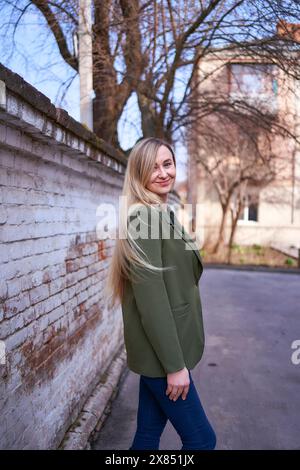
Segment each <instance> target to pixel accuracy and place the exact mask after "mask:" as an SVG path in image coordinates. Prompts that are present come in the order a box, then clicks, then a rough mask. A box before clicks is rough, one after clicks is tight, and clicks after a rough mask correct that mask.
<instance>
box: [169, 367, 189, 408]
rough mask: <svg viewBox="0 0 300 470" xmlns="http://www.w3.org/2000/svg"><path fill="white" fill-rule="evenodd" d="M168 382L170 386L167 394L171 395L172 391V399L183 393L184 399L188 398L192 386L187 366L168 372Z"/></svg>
mask: <svg viewBox="0 0 300 470" xmlns="http://www.w3.org/2000/svg"><path fill="white" fill-rule="evenodd" d="M167 382H168V388H167V390H166V395H169V393H170V396H169V398H170V400H174V401H176V400H177V398H178V397H180V395H181V394H182V400H185V399H186V396H187V394H188V391H189V387H190V377H189V371H188V370H187V368H186V367H184V369H181V370H178V371H177V372H172V373H170V374H167Z"/></svg>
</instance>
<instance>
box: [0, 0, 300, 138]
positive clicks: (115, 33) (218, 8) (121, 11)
mask: <svg viewBox="0 0 300 470" xmlns="http://www.w3.org/2000/svg"><path fill="white" fill-rule="evenodd" d="M4 4H5V5H6V6H7V5H10V7H11V17H10V18H9V19H8V20H7V21H5V22H4V23H3V25H2V36H4V35H5V36H6V37H8V36H9V35H13V34H14V33H15V31H16V29H17V28H18V24H19V22H20V19H21V18H23V16H24V15H25V14H26V12H27V10H28V9H29V8H31V7H32V6H34V7H35V8H36V9H37V10H38V11H39V13H40V15H42V17H43V18H44V20H45V21H46V24H47V25H48V28H49V30H50V31H51V32H52V34H53V35H54V37H55V40H56V42H57V45H58V48H59V52H60V54H61V56H62V57H63V59H64V60H65V62H66V63H67V64H68V65H69V66H70V67H71V68H72V69H73V70H74V71H75V72H76V73H77V71H78V63H77V58H76V55H75V53H74V48H73V47H72V35H73V34H74V32H75V31H76V29H77V27H78V1H75V0H69V1H65V0H53V1H46V0H32V1H31V0H0V6H2V5H4ZM299 11H300V5H299V2H298V1H296V0H295V1H292V0H291V1H279V0H275V1H274V0H202V1H200V0H199V1H196V0H177V1H173V0H161V1H157V0H152V1H148V0H94V3H93V15H94V25H93V55H94V70H93V81H94V90H95V94H96V97H95V102H94V129H95V132H96V133H97V134H98V135H99V136H100V137H102V138H104V139H105V140H106V141H108V142H110V143H112V144H113V145H115V146H116V147H120V144H119V138H118V132H117V126H118V122H119V120H120V117H121V116H122V113H123V111H124V109H125V106H126V103H127V101H128V99H129V97H130V96H131V95H132V94H133V93H135V94H136V97H137V103H138V108H139V112H140V115H141V126H142V129H141V132H142V135H143V136H149V135H157V136H162V137H165V138H166V139H168V140H169V141H172V142H173V143H175V142H176V140H178V139H181V138H182V135H183V131H184V129H185V127H186V126H187V125H188V124H189V123H190V122H191V113H190V106H189V99H190V98H191V96H192V91H193V86H197V87H198V86H199V83H197V81H195V79H194V77H195V74H196V72H197V70H198V67H199V63H201V60H202V59H203V58H204V57H206V56H207V55H209V54H218V53H220V52H221V51H226V50H230V51H234V50H235V48H239V50H240V49H241V48H242V49H244V50H245V51H247V53H248V54H249V55H251V54H253V55H254V54H255V55H257V54H259V55H261V56H263V57H264V58H266V57H267V58H268V60H269V61H271V62H273V61H276V63H277V64H278V66H280V67H281V68H283V69H285V70H286V71H287V73H289V74H294V75H295V74H297V73H298V71H297V67H296V64H297V61H298V58H295V57H294V56H292V55H291V54H285V53H283V51H282V47H281V44H280V42H278V36H277V32H276V24H277V23H278V21H279V20H282V19H285V20H288V21H291V22H292V21H295V20H296V21H297V20H298V19H299V17H300V15H299ZM24 17H25V16H24ZM282 28H284V24H283V23H282ZM288 33H289V31H287V34H286V40H285V44H286V48H289V49H293V48H295V46H297V44H298V43H297V41H296V42H295V40H294V37H292V36H291V35H289V34H288ZM11 43H12V44H13V42H11ZM285 50H286V49H285ZM200 86H201V84H200ZM217 105H218V106H220V103H218V104H217ZM214 107H215V103H214V102H212V103H204V102H202V103H201V107H200V105H199V103H198V104H197V106H196V108H197V109H198V117H197V119H199V118H201V117H202V116H203V115H207V113H209V112H211V110H212V108H214ZM194 116H195V115H194Z"/></svg>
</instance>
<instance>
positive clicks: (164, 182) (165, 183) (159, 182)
mask: <svg viewBox="0 0 300 470" xmlns="http://www.w3.org/2000/svg"><path fill="white" fill-rule="evenodd" d="M170 181H171V179H168V180H166V181H158V184H161V185H163V186H165V185H167V184H168V183H170Z"/></svg>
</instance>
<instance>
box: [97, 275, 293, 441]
mask: <svg viewBox="0 0 300 470" xmlns="http://www.w3.org/2000/svg"><path fill="white" fill-rule="evenodd" d="M199 288H200V294H201V300H202V307H203V319H204V326H205V336H206V346H205V352H204V355H203V357H202V359H201V361H200V362H199V363H198V365H197V366H196V367H195V368H194V369H193V370H192V377H193V380H194V383H195V385H196V387H197V390H198V392H199V396H200V399H201V401H202V404H203V406H204V409H205V410H206V413H207V415H208V417H209V419H210V421H211V423H212V425H213V427H214V429H215V431H216V434H217V440H218V441H217V447H216V449H250V450H252V449H300V441H299V435H300V421H299V406H300V398H299V387H300V364H299V365H294V364H293V362H292V360H291V356H292V353H293V349H292V348H291V344H292V342H293V341H294V340H299V339H300V315H299V305H300V289H299V274H292V273H278V272H258V271H241V270H234V269H232V270H230V269H221V270H218V269H214V268H207V269H205V271H204V272H203V275H202V277H201V280H200V283H199ZM138 380H139V376H138V375H137V374H135V373H133V372H131V371H129V372H128V375H127V376H125V379H124V380H123V383H122V384H121V387H120V391H119V394H118V395H117V398H116V400H115V402H114V404H113V406H112V412H111V414H110V416H109V417H108V418H107V420H106V422H105V425H104V427H103V429H102V430H101V432H100V433H99V435H98V438H97V441H96V442H95V444H94V448H95V449H113V450H121V449H128V448H129V446H130V445H131V442H132V439H133V435H134V431H135V425H136V423H135V420H136V409H137V404H138ZM180 448H181V441H180V437H179V436H178V435H177V433H176V431H175V429H174V428H173V427H172V425H171V424H170V422H168V423H167V426H166V428H165V430H164V432H163V435H162V438H161V443H160V449H161V450H164V449H165V450H170V449H173V450H175V449H180Z"/></svg>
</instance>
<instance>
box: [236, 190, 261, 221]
mask: <svg viewBox="0 0 300 470" xmlns="http://www.w3.org/2000/svg"><path fill="white" fill-rule="evenodd" d="M239 220H241V221H244V222H249V221H252V222H258V203H257V202H254V201H251V196H249V195H248V196H247V197H246V198H245V206H244V209H243V210H242V212H241V214H240V216H239Z"/></svg>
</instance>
